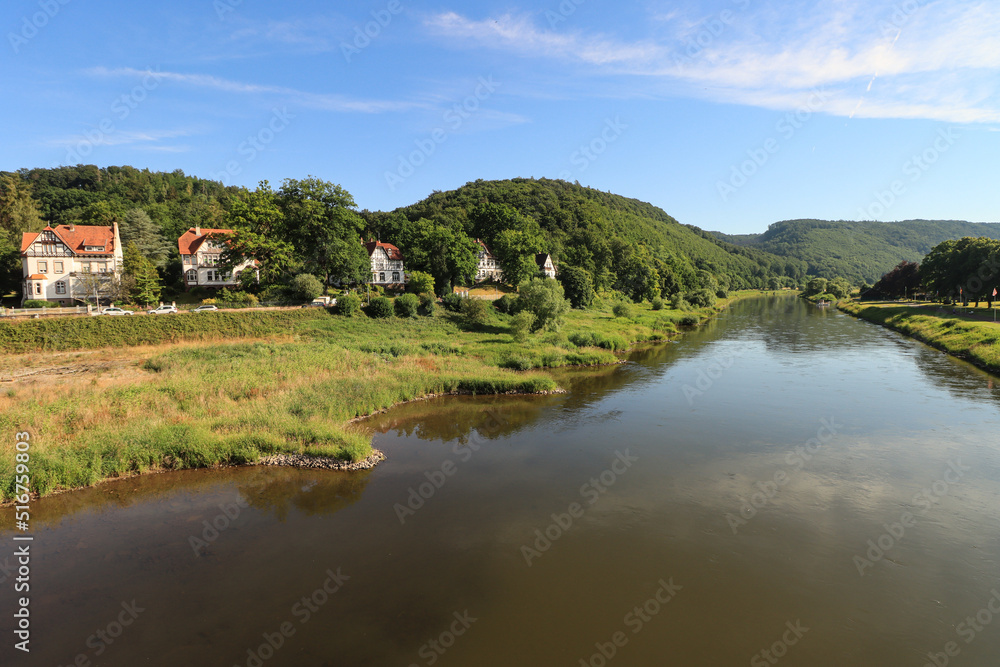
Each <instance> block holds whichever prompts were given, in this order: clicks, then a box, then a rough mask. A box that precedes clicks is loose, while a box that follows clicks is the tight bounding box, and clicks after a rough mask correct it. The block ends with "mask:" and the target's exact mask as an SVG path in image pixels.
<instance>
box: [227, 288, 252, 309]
mask: <svg viewBox="0 0 1000 667" xmlns="http://www.w3.org/2000/svg"><path fill="white" fill-rule="evenodd" d="M216 303H231V304H234V305H237V306H255V305H257V304H258V303H260V300H259V299H258V298H257V296H256V295H254V294H250V293H249V292H241V291H233V292H231V291H229V290H228V289H226V288H223V289H221V290H219V296H218V298H217V299H216Z"/></svg>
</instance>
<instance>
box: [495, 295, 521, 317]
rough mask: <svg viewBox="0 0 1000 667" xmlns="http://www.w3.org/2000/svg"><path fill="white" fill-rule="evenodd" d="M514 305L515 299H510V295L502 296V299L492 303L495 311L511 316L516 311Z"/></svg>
mask: <svg viewBox="0 0 1000 667" xmlns="http://www.w3.org/2000/svg"><path fill="white" fill-rule="evenodd" d="M516 304H517V299H515V298H514V297H512V296H511V295H510V294H504V295H503V296H502V297H500V298H499V299H497V300H496V301H494V302H493V307H494V308H496V309H497V312H498V313H503V314H504V315H513V314H514V313H515V312H516V311H517V307H516Z"/></svg>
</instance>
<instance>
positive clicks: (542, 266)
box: [535, 252, 556, 278]
mask: <svg viewBox="0 0 1000 667" xmlns="http://www.w3.org/2000/svg"><path fill="white" fill-rule="evenodd" d="M535 264H537V265H538V272H539V273H541V274H542V275H544V276H545V277H546V278H555V277H556V265H555V264H553V263H552V255H550V254H549V253H547V252H540V253H538V254H536V255H535Z"/></svg>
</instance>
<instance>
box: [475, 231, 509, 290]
mask: <svg viewBox="0 0 1000 667" xmlns="http://www.w3.org/2000/svg"><path fill="white" fill-rule="evenodd" d="M476 244H478V245H479V255H478V259H479V263H478V264H477V265H476V282H477V283H478V282H482V281H484V280H495V281H497V282H499V281H501V280H503V270H502V269H501V268H500V260H498V259H497V258H496V256H494V255H493V253H492V252H490V249H489V248H487V247H486V244H485V243H483V242H482V241H480V240H479V239H476Z"/></svg>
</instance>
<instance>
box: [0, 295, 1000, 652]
mask: <svg viewBox="0 0 1000 667" xmlns="http://www.w3.org/2000/svg"><path fill="white" fill-rule="evenodd" d="M559 379H560V382H561V383H562V384H563V385H564V386H566V387H568V388H569V389H570V392H569V393H568V394H565V395H558V396H547V397H491V398H465V397H459V398H447V399H436V400H431V401H422V402H416V403H412V404H409V405H406V406H401V407H399V408H396V409H394V410H391V411H389V412H388V413H385V414H383V415H380V416H378V417H377V418H374V419H372V420H370V421H369V422H368V423H366V424H364V425H363V427H364V428H367V429H372V430H373V431H374V432H375V436H374V437H375V444H376V446H377V447H379V448H380V449H382V450H384V451H385V452H386V454H387V455H388V460H387V461H386V462H384V463H382V464H381V465H379V466H378V467H377V468H376V469H375V470H373V471H370V472H366V473H356V474H349V473H330V472H309V471H299V470H292V469H264V468H239V469H228V470H223V471H185V472H179V473H168V474H162V475H152V476H148V477H145V478H136V479H131V480H125V481H122V482H115V483H110V484H106V485H102V486H101V487H99V488H95V489H89V490H85V491H81V492H74V493H68V494H63V495H60V496H55V497H51V498H46V499H43V500H41V501H38V502H36V503H34V506H33V513H34V514H33V519H34V521H35V526H36V528H37V530H36V532H35V541H34V542H33V543H32V573H31V577H32V581H31V587H32V588H31V595H32V597H31V606H30V609H31V614H32V626H31V627H32V641H31V647H32V651H31V655H30V658H28V660H27V661H26V660H25V659H24V658H23V657H21V655H20V654H17V655H15V653H16V652H15V651H13V650H12V648H11V647H12V644H13V642H14V640H13V639H11V637H12V636H13V635H12V630H13V625H12V620H11V618H10V614H9V613H6V610H7V609H12V608H13V605H8V604H7V603H6V602H4V609H5V613H4V614H3V617H2V618H0V630H2V631H3V637H4V639H3V646H2V648H0V655H3V656H8V657H11V658H14V659H16V660H17V662H16V663H14V662H11V661H9V660H8V657H4V658H3V660H2V662H3V664H4V665H7V664H30V665H69V664H81V665H84V664H93V665H123V666H130V667H131V666H136V665H206V666H207V665H212V666H219V665H221V666H229V665H245V666H248V667H253V666H257V667H260V666H261V665H352V666H353V665H400V666H402V667H407V666H410V665H428V666H429V665H444V666H447V665H477V666H478V665H484V666H486V665H545V666H548V665H567V666H575V665H594V666H595V667H600V666H601V665H622V666H625V665H643V666H645V665H668V664H671V665H672V664H677V665H746V664H750V665H752V666H754V665H772V664H777V663H779V662H780V663H781V664H782V665H810V666H816V665H838V666H842V665H880V666H887V665H888V666H891V665H914V666H917V667H919V666H921V665H925V664H931V665H935V664H936V665H939V666H940V665H943V664H946V663H947V664H951V665H970V666H972V665H996V664H998V663H1000V592H998V591H1000V563H998V556H1000V512H998V506H1000V451H998V441H1000V385H998V384H997V381H996V379H995V378H993V377H992V376H990V375H988V374H986V373H983V372H980V371H978V370H976V369H975V368H972V367H970V366H969V365H967V364H965V363H963V362H960V361H956V360H954V359H951V358H948V357H947V356H945V355H943V354H942V353H940V352H937V351H935V350H933V349H931V348H928V347H926V346H924V345H921V344H920V343H917V342H914V341H911V340H908V339H905V338H902V337H901V336H899V335H897V334H895V333H892V332H889V331H887V330H884V329H882V328H879V327H876V326H874V325H871V324H868V323H865V322H863V321H859V320H855V319H853V318H851V317H848V316H845V315H843V314H841V313H838V312H830V311H827V310H824V309H820V308H817V307H815V306H812V305H810V304H808V303H806V302H804V301H802V300H799V299H794V298H789V297H766V298H758V299H752V300H746V301H742V302H739V303H736V304H735V305H734V306H733V307H732V308H731V309H730V310H728V311H726V312H725V313H723V314H721V315H720V316H719V317H718V318H717V319H716V320H714V321H713V322H711V323H709V324H708V325H707V326H705V327H703V328H701V329H699V330H697V331H694V332H691V333H688V334H685V335H684V336H683V337H682V338H681V339H680V340H679V341H678V342H677V343H674V344H668V345H659V346H655V347H651V348H648V349H644V350H641V351H636V352H633V353H632V354H631V355H630V356H629V361H628V363H626V364H623V365H620V366H618V367H613V368H602V369H597V370H593V369H586V370H573V371H565V372H563V373H562V374H561V375H560V378H559ZM8 509H9V508H5V510H4V513H3V514H2V519H3V523H2V525H3V526H5V527H6V526H10V525H11V523H12V521H11V517H10V516H9V514H10V512H9V511H8ZM213 524H214V527H213ZM0 539H2V543H3V544H4V545H5V546H4V547H3V549H2V550H0V554H3V556H4V557H7V558H8V560H7V561H6V562H5V563H0V565H6V566H8V567H9V566H10V564H11V563H12V562H13V559H11V558H9V556H8V554H10V553H11V551H12V549H11V548H10V547H9V545H11V544H12V541H11V533H10V532H5V533H2V535H0ZM0 576H4V577H5V578H6V581H5V582H4V583H3V595H4V598H5V600H9V599H11V598H12V596H13V589H12V584H13V577H14V576H16V575H13V574H5V573H4V572H3V571H2V570H0Z"/></svg>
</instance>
